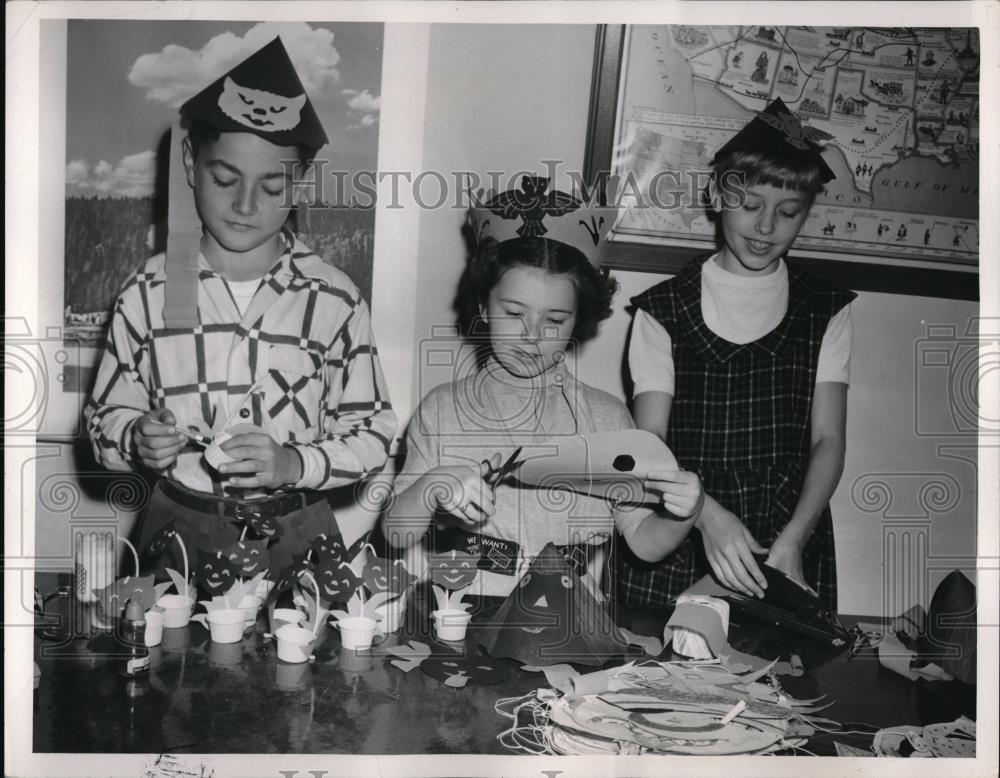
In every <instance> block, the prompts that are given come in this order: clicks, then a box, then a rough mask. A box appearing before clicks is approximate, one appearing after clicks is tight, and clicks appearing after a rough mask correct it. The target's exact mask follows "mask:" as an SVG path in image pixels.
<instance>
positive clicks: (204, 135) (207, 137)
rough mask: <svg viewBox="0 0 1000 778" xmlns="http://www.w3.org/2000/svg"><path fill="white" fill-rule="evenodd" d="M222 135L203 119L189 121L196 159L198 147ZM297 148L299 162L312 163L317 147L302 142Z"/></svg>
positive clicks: (212, 141)
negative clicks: (304, 144)
mask: <svg viewBox="0 0 1000 778" xmlns="http://www.w3.org/2000/svg"><path fill="white" fill-rule="evenodd" d="M221 135H222V131H221V130H219V128H218V127H214V126H212V125H211V124H209V123H208V122H206V121H202V120H201V119H191V120H189V121H188V122H187V136H188V140H189V141H190V142H191V154H192V155H194V158H195V159H197V158H198V147H199V146H200V145H201V144H202V143H215V142H216V141H217V140H218V139H219V137H220V136H221ZM295 149H296V151H298V153H299V162H301V163H303V164H304V165H310V164H312V161H313V159H314V158H315V157H316V151H317V150H316V149H314V148H312V147H311V146H303V145H302V144H296V145H295Z"/></svg>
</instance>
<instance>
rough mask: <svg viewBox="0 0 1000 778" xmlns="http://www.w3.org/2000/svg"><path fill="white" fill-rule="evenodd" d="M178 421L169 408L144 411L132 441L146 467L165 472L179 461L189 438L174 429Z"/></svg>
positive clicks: (133, 432)
mask: <svg viewBox="0 0 1000 778" xmlns="http://www.w3.org/2000/svg"><path fill="white" fill-rule="evenodd" d="M176 423H177V419H176V418H175V417H174V414H173V413H172V412H171V411H170V410H169V409H167V408H160V409H158V410H155V411H149V412H147V413H144V414H142V416H140V417H139V419H138V420H137V421H136V423H135V426H134V427H133V428H132V442H133V443H134V444H135V451H136V454H137V455H138V456H139V461H140V462H142V463H143V464H144V465H145V466H146V467H149V468H151V469H153V470H156V471H157V472H163V471H164V470H166V469H167V468H168V467H172V466H173V464H174V463H175V462H176V461H177V455H178V454H179V453H180V451H181V449H183V448H184V447H185V446H186V445H187V438H186V437H184V435H181V434H180V433H179V432H175V431H174V429H173V427H174V425H175V424H176Z"/></svg>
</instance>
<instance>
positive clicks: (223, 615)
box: [191, 608, 243, 643]
mask: <svg viewBox="0 0 1000 778" xmlns="http://www.w3.org/2000/svg"><path fill="white" fill-rule="evenodd" d="M191 621H197V622H199V623H201V624H205V623H206V622H207V623H208V631H209V633H210V634H211V636H212V642H213V643H238V642H239V641H240V640H242V639H243V611H241V610H240V609H239V608H220V609H219V610H214V611H209V612H208V613H199V614H198V615H197V616H192V617H191Z"/></svg>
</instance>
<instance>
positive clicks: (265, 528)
mask: <svg viewBox="0 0 1000 778" xmlns="http://www.w3.org/2000/svg"><path fill="white" fill-rule="evenodd" d="M244 521H245V522H246V525H247V526H248V527H249V528H250V529H252V530H253V531H254V532H256V533H257V534H258V535H262V536H263V537H265V538H280V537H281V533H282V532H283V531H284V530H283V529H282V527H281V524H279V523H278V520H277V519H275V518H273V517H270V516H268V517H264V516H258V515H257V514H254V513H250V514H248V515H247V516H246V518H245V519H244Z"/></svg>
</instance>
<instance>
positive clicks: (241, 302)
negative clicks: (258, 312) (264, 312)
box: [226, 278, 260, 316]
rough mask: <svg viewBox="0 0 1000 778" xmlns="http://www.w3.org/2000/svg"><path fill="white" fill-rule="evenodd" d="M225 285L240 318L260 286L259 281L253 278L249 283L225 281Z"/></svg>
mask: <svg viewBox="0 0 1000 778" xmlns="http://www.w3.org/2000/svg"><path fill="white" fill-rule="evenodd" d="M226 285H227V286H228V287H229V291H230V292H232V294H233V299H234V300H235V301H236V307H237V308H239V309H240V316H242V315H243V314H244V313H246V312H247V308H249V307H250V302H251V300H253V296H254V295H255V294H256V293H257V287H258V286H260V279H259V278H254V279H252V280H250V281H230V280H229V279H228V278H227V279H226Z"/></svg>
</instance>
